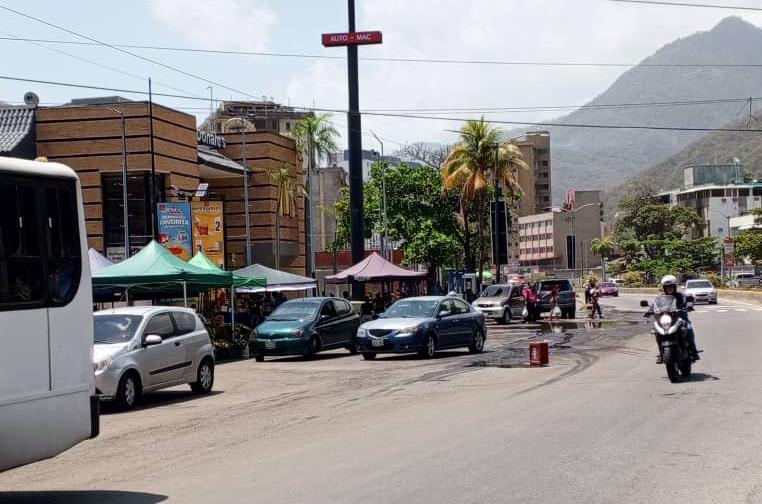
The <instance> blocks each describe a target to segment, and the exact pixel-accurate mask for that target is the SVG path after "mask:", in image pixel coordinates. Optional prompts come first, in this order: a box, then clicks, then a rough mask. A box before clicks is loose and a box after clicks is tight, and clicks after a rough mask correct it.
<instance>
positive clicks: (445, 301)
mask: <svg viewBox="0 0 762 504" xmlns="http://www.w3.org/2000/svg"><path fill="white" fill-rule="evenodd" d="M486 338H487V328H486V326H485V323H484V315H483V314H482V313H480V312H477V311H476V310H474V309H472V308H471V307H470V306H469V305H468V303H466V302H465V301H463V300H462V299H459V298H455V297H447V296H427V297H413V298H405V299H400V300H399V301H397V302H396V303H394V304H393V305H392V306H390V307H389V309H388V310H386V311H385V312H384V314H383V315H382V316H381V317H380V318H378V319H377V320H373V321H371V322H366V323H365V324H363V325H361V326H360V328H359V329H358V330H357V346H358V349H359V351H360V352H362V355H363V357H364V358H365V359H366V360H373V359H375V358H376V354H379V353H418V354H419V355H420V356H421V357H425V358H431V357H433V356H434V354H435V353H436V351H437V350H441V349H444V348H457V347H468V349H469V351H471V352H472V353H478V352H481V351H482V350H484V342H485V341H486Z"/></svg>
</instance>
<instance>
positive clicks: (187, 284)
mask: <svg viewBox="0 0 762 504" xmlns="http://www.w3.org/2000/svg"><path fill="white" fill-rule="evenodd" d="M92 279H93V286H94V287H124V288H126V290H127V292H128V293H129V292H130V291H131V289H137V290H139V291H140V292H149V293H150V292H160V293H162V294H163V295H164V294H165V293H176V294H180V293H181V294H182V298H183V301H184V304H185V306H187V305H188V291H189V289H193V290H194V291H198V290H200V289H208V288H212V287H230V286H231V285H232V283H233V274H232V273H230V272H229V271H222V270H218V271H212V270H207V269H203V268H199V267H198V266H194V265H192V264H188V263H187V262H185V261H183V260H182V259H179V258H177V257H175V256H174V255H172V253H171V252H170V251H168V250H167V249H165V248H164V247H162V246H161V245H159V243H157V242H156V241H153V240H152V241H151V242H150V243H149V244H148V245H146V246H145V247H143V249H142V250H141V251H140V252H138V253H137V254H135V255H134V256H132V257H130V258H129V259H125V260H124V261H122V262H119V263H116V264H114V265H112V266H108V267H106V268H103V269H101V270H98V271H96V272H95V273H93V275H92ZM128 297H129V294H128Z"/></svg>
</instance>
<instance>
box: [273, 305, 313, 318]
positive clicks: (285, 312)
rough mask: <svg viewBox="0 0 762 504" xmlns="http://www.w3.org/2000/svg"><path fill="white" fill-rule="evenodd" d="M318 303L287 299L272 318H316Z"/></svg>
mask: <svg viewBox="0 0 762 504" xmlns="http://www.w3.org/2000/svg"><path fill="white" fill-rule="evenodd" d="M319 306H320V305H319V304H318V303H305V302H304V301H287V302H285V303H283V304H282V305H280V306H279V307H278V308H277V309H276V310H275V311H274V312H273V314H272V315H270V320H306V319H313V318H315V314H316V313H317V310H318V307H319Z"/></svg>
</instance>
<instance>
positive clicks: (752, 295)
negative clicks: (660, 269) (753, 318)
mask: <svg viewBox="0 0 762 504" xmlns="http://www.w3.org/2000/svg"><path fill="white" fill-rule="evenodd" d="M619 292H621V293H622V294H644V295H651V296H653V295H655V294H657V293H658V292H660V291H659V289H658V288H656V287H642V288H633V287H622V288H620V289H619ZM717 299H719V300H720V301H729V302H733V301H739V302H742V303H750V304H754V305H759V306H762V290H741V289H717Z"/></svg>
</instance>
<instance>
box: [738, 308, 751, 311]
mask: <svg viewBox="0 0 762 504" xmlns="http://www.w3.org/2000/svg"><path fill="white" fill-rule="evenodd" d="M736 311H749V310H747V309H746V308H736Z"/></svg>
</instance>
